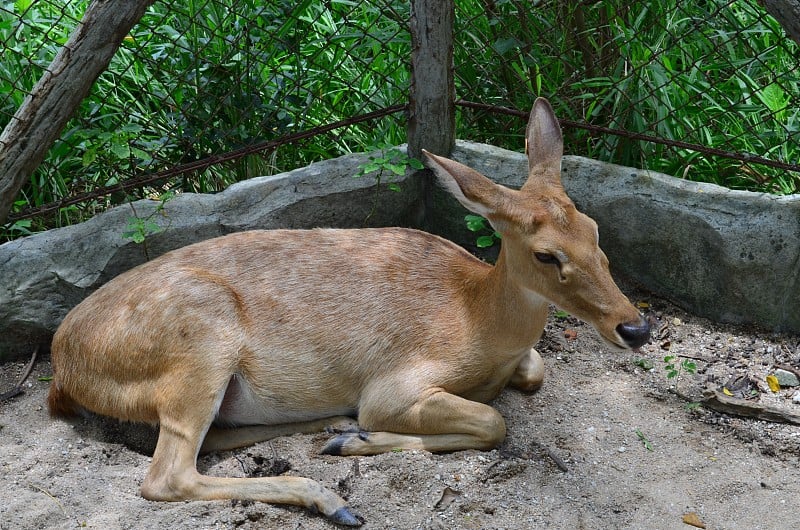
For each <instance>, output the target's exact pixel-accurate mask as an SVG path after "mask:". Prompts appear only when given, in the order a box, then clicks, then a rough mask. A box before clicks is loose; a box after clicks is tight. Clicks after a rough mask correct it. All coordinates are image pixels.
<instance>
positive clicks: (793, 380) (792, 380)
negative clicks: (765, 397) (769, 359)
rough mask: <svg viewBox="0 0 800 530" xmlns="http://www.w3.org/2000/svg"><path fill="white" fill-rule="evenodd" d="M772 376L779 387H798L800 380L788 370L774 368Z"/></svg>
mask: <svg viewBox="0 0 800 530" xmlns="http://www.w3.org/2000/svg"><path fill="white" fill-rule="evenodd" d="M773 375H774V376H775V377H776V378H777V379H778V383H780V385H781V387H787V386H790V387H791V386H800V379H798V378H797V375H795V374H794V373H792V372H790V371H789V370H784V369H782V368H776V369H775V371H774V372H773Z"/></svg>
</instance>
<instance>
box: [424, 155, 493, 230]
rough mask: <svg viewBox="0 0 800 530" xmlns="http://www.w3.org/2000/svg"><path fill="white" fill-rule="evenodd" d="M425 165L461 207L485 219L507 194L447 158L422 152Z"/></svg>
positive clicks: (468, 168)
mask: <svg viewBox="0 0 800 530" xmlns="http://www.w3.org/2000/svg"><path fill="white" fill-rule="evenodd" d="M422 154H423V155H424V156H425V165H426V166H428V167H429V168H430V169H431V170H433V172H434V173H435V174H436V177H437V179H438V180H439V182H440V183H441V184H442V186H444V187H445V188H446V189H447V191H449V192H450V193H451V194H452V195H453V196H454V197H455V198H456V199H458V202H460V203H461V204H462V205H463V206H464V208H466V209H467V210H470V211H471V212H473V213H476V214H478V215H482V216H483V217H486V218H487V219H488V218H489V217H490V216H492V214H494V213H495V212H496V211H497V206H498V204H499V201H501V200H502V197H503V194H504V192H505V191H506V189H505V188H503V187H502V186H498V185H497V184H495V183H494V182H492V181H491V180H489V179H488V178H486V177H484V176H483V175H481V174H480V173H478V172H477V171H475V170H474V169H472V168H470V167H467V166H465V165H464V164H460V163H458V162H456V161H454V160H450V159H449V158H445V157H442V156H437V155H434V154H432V153H429V152H428V151H425V150H424V149H423V150H422Z"/></svg>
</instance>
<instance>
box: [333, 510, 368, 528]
mask: <svg viewBox="0 0 800 530" xmlns="http://www.w3.org/2000/svg"><path fill="white" fill-rule="evenodd" d="M328 518H329V519H330V520H331V521H333V522H334V523H336V524H340V525H343V526H361V525H362V524H364V518H363V517H361V516H360V515H358V514H357V513H354V512H352V511H350V509H349V508H347V507H346V506H342V507H341V508H339V509H338V510H336V511H335V512H333V513H332V514H331V515H330V516H328Z"/></svg>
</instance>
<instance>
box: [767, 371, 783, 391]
mask: <svg viewBox="0 0 800 530" xmlns="http://www.w3.org/2000/svg"><path fill="white" fill-rule="evenodd" d="M767 384H768V385H769V389H770V390H772V391H773V392H780V390H781V384H780V383H779V382H778V378H777V377H775V375H774V374H770V375H768V376H767Z"/></svg>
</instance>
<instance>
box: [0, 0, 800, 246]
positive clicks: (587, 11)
mask: <svg viewBox="0 0 800 530" xmlns="http://www.w3.org/2000/svg"><path fill="white" fill-rule="evenodd" d="M88 3H89V0H48V1H40V2H34V1H32V0H16V1H14V2H6V3H4V4H3V5H2V6H0V42H2V43H3V50H4V51H3V57H2V60H1V61H0V126H2V125H4V124H5V122H7V121H8V120H10V119H11V116H12V115H13V113H14V112H15V111H16V109H17V108H18V107H19V105H20V104H21V103H22V101H23V99H24V98H25V96H26V93H27V91H28V90H30V88H31V87H33V86H34V84H35V83H36V81H37V80H38V79H39V77H40V76H41V74H42V72H43V71H44V68H45V67H46V66H47V65H48V64H49V63H50V61H51V60H52V58H53V57H54V56H55V54H56V51H57V50H58V49H59V47H60V46H61V45H62V44H63V43H64V42H66V40H67V38H68V36H69V34H70V32H71V31H72V29H73V28H74V27H75V25H76V24H77V22H78V20H79V19H80V18H81V16H82V14H83V12H84V10H85V8H86V6H87V5H88ZM456 4H457V6H456V10H457V11H456V26H457V27H456V32H455V38H456V46H455V50H454V54H455V55H454V64H455V67H456V92H457V94H458V97H460V98H463V99H467V100H471V101H478V102H482V103H487V104H494V105H502V106H506V107H513V108H517V109H527V108H530V105H531V102H532V99H533V97H534V96H536V95H545V96H547V97H548V98H550V100H551V102H552V103H553V105H554V107H555V110H556V113H557V114H558V115H559V117H561V118H566V119H571V120H575V121H578V122H586V123H588V124H589V125H590V126H591V125H597V126H608V127H613V128H616V129H621V130H625V131H630V132H633V133H642V134H647V135H651V136H655V137H659V138H664V139H667V140H680V141H686V142H690V143H699V144H704V145H708V146H712V147H721V148H723V149H725V150H727V151H732V152H742V153H755V154H761V155H764V156H768V157H770V158H773V159H777V160H782V161H785V162H793V161H797V160H798V159H800V142H798V141H797V134H798V131H800V110H798V105H797V102H798V100H800V83H798V82H797V57H798V56H800V50H798V47H797V46H796V45H795V44H794V43H793V42H791V41H790V40H789V39H785V38H782V37H781V36H782V35H783V31H782V29H781V28H780V27H779V26H778V25H777V23H776V22H775V21H774V20H773V19H772V18H771V17H767V16H764V12H763V9H762V8H760V7H759V6H758V5H757V3H756V2H754V1H752V0H746V1H736V2H733V1H730V0H709V1H706V2H678V1H677V0H667V1H666V2H658V3H652V2H641V3H633V4H631V3H630V2H622V1H621V0H612V1H609V2H583V1H581V0H568V1H565V2H556V3H552V4H548V5H547V8H544V4H542V5H541V6H540V5H538V4H537V5H536V6H533V4H531V3H529V2H523V1H521V0H493V1H487V0H459V1H458V2H457V3H456ZM409 17H410V12H409V4H408V2H395V3H393V2H388V1H384V2H379V1H377V0H365V1H355V0H331V1H328V2H314V1H312V0H300V1H298V2H289V1H286V0H279V1H274V2H258V1H256V0H214V1H213V2H207V1H200V0H190V1H188V2H184V3H174V2H173V3H163V2H157V3H155V4H153V5H152V6H151V7H150V8H149V9H148V11H147V13H146V15H145V17H144V18H143V19H142V21H141V23H140V24H138V25H137V26H136V27H135V28H134V29H133V30H132V31H131V33H130V34H129V35H128V36H126V38H125V39H124V42H123V45H122V47H121V49H120V50H119V52H118V53H117V55H116V56H115V58H114V60H113V61H112V63H111V65H110V67H109V68H108V70H107V71H106V72H104V73H103V74H102V75H101V76H100V77H99V78H98V80H97V82H96V83H95V85H94V87H93V89H92V91H91V93H90V94H89V96H88V97H87V99H86V100H85V101H84V103H83V104H82V106H81V108H80V109H79V112H78V113H77V114H76V117H75V118H74V119H73V120H72V121H71V122H70V123H69V124H68V125H67V127H66V128H65V130H64V132H63V134H62V136H61V138H60V139H59V140H58V141H57V142H56V144H55V145H54V146H53V147H52V148H51V150H50V152H49V154H48V158H47V160H46V162H45V163H44V164H42V166H41V167H40V168H39V169H38V170H37V171H36V172H35V173H34V174H33V175H32V176H31V178H30V181H29V182H28V183H27V185H26V186H25V187H24V188H23V190H22V193H21V196H20V198H19V199H20V200H19V201H17V202H16V204H15V205H14V211H19V210H22V209H24V208H29V207H36V206H40V205H43V204H46V203H50V202H53V201H57V200H60V199H62V198H64V197H68V196H72V195H74V194H76V193H80V192H86V191H91V190H94V189H96V188H98V187H100V186H113V185H115V184H116V183H119V182H122V181H124V180H126V179H128V178H130V177H131V176H134V175H141V174H144V173H150V172H155V171H160V170H164V169H167V168H173V167H175V166H176V165H179V164H184V163H189V162H193V161H196V160H199V159H203V158H206V157H210V156H215V155H220V154H223V153H226V152H230V151H233V150H236V149H241V148H247V147H248V146H252V145H254V144H257V143H261V142H265V141H270V140H275V139H278V138H282V137H285V136H287V135H289V134H292V133H297V132H299V131H306V130H309V129H312V128H314V127H317V126H320V125H325V124H330V123H334V122H338V121H341V120H346V119H348V118H352V117H353V116H357V115H360V114H363V113H366V112H370V111H374V110H379V109H384V108H386V107H389V106H391V105H394V104H398V103H404V102H406V101H407V99H408V90H409V86H410V82H411V80H410V73H409V67H408V64H409V62H410V52H411V42H410V36H409V33H408V30H407V24H408V20H409ZM487 43H488V44H487ZM522 126H523V123H522V122H521V120H519V119H518V118H517V117H509V116H503V115H499V114H487V113H482V112H478V111H475V110H471V109H466V108H464V109H461V111H460V112H459V113H458V115H457V133H458V136H459V137H463V138H469V139H472V140H476V141H485V142H489V143H493V144H495V145H499V146H502V147H508V148H511V149H515V150H516V149H519V147H520V136H521V132H522ZM565 140H566V143H567V146H568V151H569V153H571V154H583V155H587V156H590V157H594V158H598V159H601V160H606V161H611V162H617V163H621V164H626V165H632V166H637V167H645V168H649V169H654V170H658V171H664V172H667V173H670V174H673V175H676V176H685V177H687V178H690V179H695V180H704V181H708V182H714V183H718V184H722V185H725V186H728V187H731V188H746V189H751V190H756V191H769V192H776V193H794V192H796V191H797V187H798V179H799V178H800V177H799V176H798V175H796V174H791V173H788V172H785V171H781V170H777V169H772V168H768V167H763V166H756V165H755V164H749V163H743V162H738V161H733V160H731V159H725V158H719V157H713V156H707V155H701V154H698V153H696V152H693V151H690V150H687V149H676V148H668V147H665V146H663V145H659V144H654V143H649V142H642V141H638V140H632V139H627V138H624V137H617V136H610V135H604V136H602V137H599V136H596V135H594V134H591V133H590V132H588V131H586V130H582V129H578V128H565ZM404 141H405V129H404V124H403V123H402V119H399V118H398V117H397V116H389V117H387V118H382V119H379V120H373V121H370V122H367V123H364V124H352V125H349V126H347V127H344V128H342V129H339V130H338V131H337V132H336V133H335V134H321V135H317V136H315V137H313V138H310V139H306V140H303V142H302V143H297V144H293V145H292V146H291V147H282V148H275V149H274V150H272V151H269V152H264V153H261V154H252V155H248V156H246V157H244V158H241V159H239V160H237V161H233V162H228V163H224V164H218V165H215V166H213V167H212V168H210V169H206V170H200V171H196V172H194V173H193V174H187V175H184V176H183V178H182V180H181V181H180V182H179V183H177V187H176V191H181V190H185V191H197V192H214V191H217V190H220V189H223V188H224V187H226V186H227V185H229V184H230V183H232V182H234V181H237V180H240V179H244V178H248V177H250V176H254V175H263V174H270V173H273V172H276V171H283V170H287V169H291V168H294V167H298V166H302V165H306V164H308V163H310V162H311V161H313V160H318V159H323V158H330V157H333V156H338V155H340V154H343V153H348V152H354V151H364V150H367V149H369V148H370V147H371V146H374V145H388V144H391V145H397V144H401V143H403V142H404ZM386 164H390V162H387V163H386ZM383 169H386V170H388V171H391V167H389V165H385V167H384V168H383ZM152 191H153V190H152V189H144V190H142V191H141V192H138V194H135V196H127V195H126V194H124V193H117V194H114V195H112V196H110V197H108V198H101V199H97V200H94V201H88V202H86V203H84V204H81V205H80V206H69V207H66V208H63V209H62V210H61V211H60V212H59V215H58V216H57V217H56V218H55V219H54V220H52V221H47V225H44V224H41V223H42V221H41V220H35V221H33V222H28V221H20V222H17V223H14V224H13V225H11V226H6V227H5V233H4V235H5V237H17V236H19V235H25V234H27V233H29V232H35V231H37V230H41V229H45V228H48V227H50V226H60V225H64V224H70V223H73V222H76V221H79V220H82V219H85V218H87V217H89V216H91V215H93V214H94V213H96V212H97V211H100V210H103V209H105V208H107V207H108V206H110V205H113V204H120V203H124V202H126V201H129V200H131V199H135V198H139V197H142V196H145V195H147V194H149V193H151V192H152ZM468 223H470V224H471V225H472V227H473V228H476V229H478V231H484V232H487V231H489V229H488V228H481V227H479V222H478V221H471V222H470V221H468ZM496 240H497V238H496V235H495V234H493V233H482V234H480V236H479V246H480V245H483V246H489V245H491V244H493V243H494V242H496Z"/></svg>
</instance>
